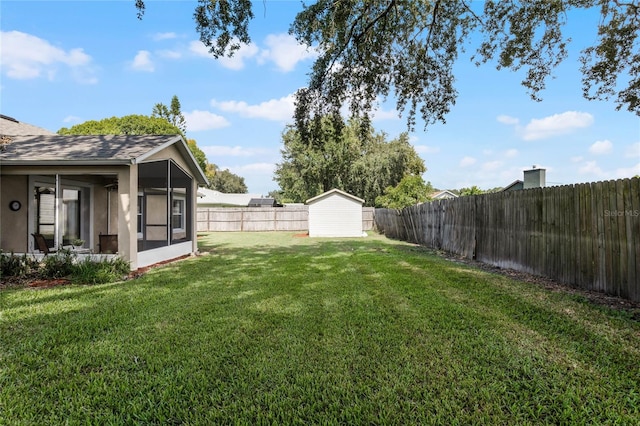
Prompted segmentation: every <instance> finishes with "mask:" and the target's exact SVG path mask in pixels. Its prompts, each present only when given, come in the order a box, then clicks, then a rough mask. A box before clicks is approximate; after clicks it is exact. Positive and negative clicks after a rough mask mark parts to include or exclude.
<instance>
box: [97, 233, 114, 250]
mask: <svg viewBox="0 0 640 426" xmlns="http://www.w3.org/2000/svg"><path fill="white" fill-rule="evenodd" d="M98 238H99V240H100V241H99V243H98V248H99V250H100V253H110V254H117V253H118V235H117V234H100V235H99V236H98Z"/></svg>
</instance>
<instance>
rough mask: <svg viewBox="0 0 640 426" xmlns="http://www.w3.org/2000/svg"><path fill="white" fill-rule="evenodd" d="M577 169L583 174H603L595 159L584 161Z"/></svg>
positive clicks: (599, 175)
mask: <svg viewBox="0 0 640 426" xmlns="http://www.w3.org/2000/svg"><path fill="white" fill-rule="evenodd" d="M578 171H579V172H580V173H582V174H585V175H593V176H598V177H601V176H603V175H604V172H603V171H602V169H601V168H600V167H599V166H598V164H597V163H596V162H595V161H587V162H585V163H584V165H583V166H582V167H580V168H579V169H578Z"/></svg>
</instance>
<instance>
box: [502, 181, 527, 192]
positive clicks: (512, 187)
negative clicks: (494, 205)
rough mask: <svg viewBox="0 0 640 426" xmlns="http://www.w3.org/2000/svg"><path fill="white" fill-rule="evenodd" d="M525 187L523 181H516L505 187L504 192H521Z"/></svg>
mask: <svg viewBox="0 0 640 426" xmlns="http://www.w3.org/2000/svg"><path fill="white" fill-rule="evenodd" d="M523 185H524V182H523V181H521V180H514V181H513V182H511V183H510V184H509V185H507V186H505V187H504V188H503V189H502V190H503V191H514V190H519V189H522V186H523Z"/></svg>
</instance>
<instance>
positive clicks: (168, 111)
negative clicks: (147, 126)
mask: <svg viewBox="0 0 640 426" xmlns="http://www.w3.org/2000/svg"><path fill="white" fill-rule="evenodd" d="M151 116H152V117H159V118H163V119H165V120H167V121H168V122H169V123H171V124H173V125H174V126H176V127H177V128H178V129H180V132H181V133H182V134H183V135H184V134H185V133H186V131H187V122H186V120H185V118H184V115H183V114H182V109H181V106H180V100H179V99H178V96H177V95H173V97H172V98H171V107H170V108H167V106H166V105H165V104H163V103H157V104H155V105H154V107H153V110H152V111H151Z"/></svg>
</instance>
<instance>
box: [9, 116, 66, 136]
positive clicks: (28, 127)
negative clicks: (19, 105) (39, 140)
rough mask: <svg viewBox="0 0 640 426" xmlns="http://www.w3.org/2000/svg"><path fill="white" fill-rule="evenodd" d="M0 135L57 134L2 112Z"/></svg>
mask: <svg viewBox="0 0 640 426" xmlns="http://www.w3.org/2000/svg"><path fill="white" fill-rule="evenodd" d="M0 135H3V136H4V135H9V136H28V135H55V133H54V132H51V131H49V130H47V129H43V128H42V127H38V126H34V125H32V124H28V123H22V122H20V121H18V120H16V119H15V118H13V117H8V116H6V115H3V114H0Z"/></svg>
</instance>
